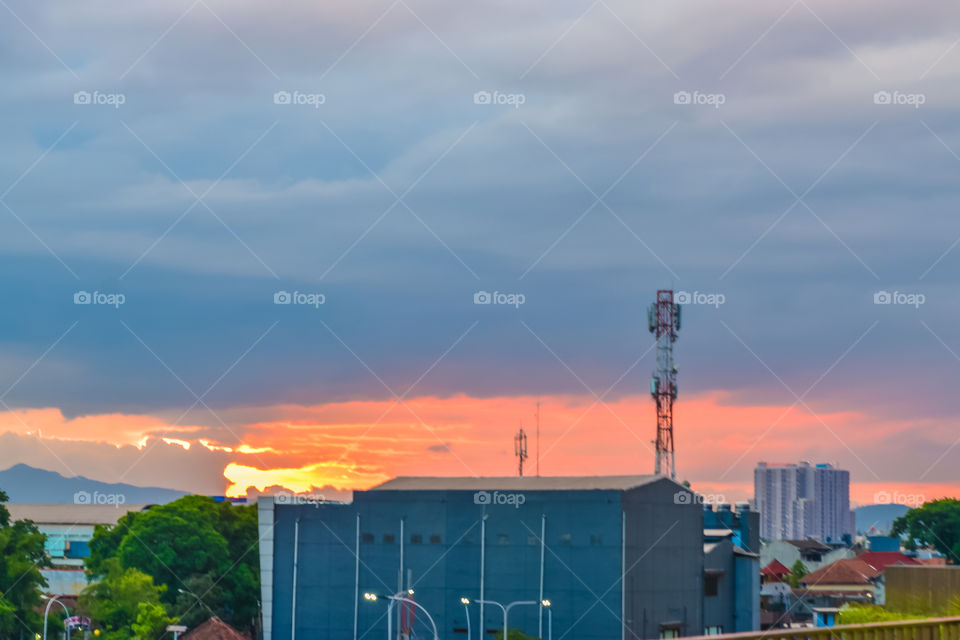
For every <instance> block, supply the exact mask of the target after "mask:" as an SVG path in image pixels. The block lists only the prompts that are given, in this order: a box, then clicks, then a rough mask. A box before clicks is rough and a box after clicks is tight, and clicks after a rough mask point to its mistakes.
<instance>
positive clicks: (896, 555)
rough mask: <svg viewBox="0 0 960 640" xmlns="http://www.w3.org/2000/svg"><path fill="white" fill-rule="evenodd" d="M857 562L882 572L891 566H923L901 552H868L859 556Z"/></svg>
mask: <svg viewBox="0 0 960 640" xmlns="http://www.w3.org/2000/svg"><path fill="white" fill-rule="evenodd" d="M857 560H863V561H864V562H866V563H867V564H869V565H870V566H872V567H876V568H877V569H879V570H880V571H883V570H884V569H886V568H887V567H888V566H890V565H891V564H914V565H918V564H921V563H920V562H917V561H916V560H915V559H914V558H911V557H910V556H908V555H906V554H903V553H900V552H899V551H866V552H864V553H861V554H860V555H858V556H857Z"/></svg>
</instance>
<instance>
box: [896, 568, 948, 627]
mask: <svg viewBox="0 0 960 640" xmlns="http://www.w3.org/2000/svg"><path fill="white" fill-rule="evenodd" d="M883 588H884V591H885V596H886V606H887V607H888V608H889V609H892V610H894V611H907V612H911V611H917V612H923V613H930V614H935V615H936V614H941V613H942V614H946V613H947V612H948V610H949V607H950V605H951V604H952V603H953V602H954V601H955V600H956V598H958V597H960V567H947V566H943V567H936V566H920V567H918V566H908V565H890V566H888V567H887V568H886V569H884V585H883Z"/></svg>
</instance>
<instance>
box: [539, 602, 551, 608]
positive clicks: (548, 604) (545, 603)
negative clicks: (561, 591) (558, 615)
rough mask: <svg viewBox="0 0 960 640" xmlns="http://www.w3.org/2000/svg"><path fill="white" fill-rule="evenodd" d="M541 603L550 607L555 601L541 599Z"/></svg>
mask: <svg viewBox="0 0 960 640" xmlns="http://www.w3.org/2000/svg"><path fill="white" fill-rule="evenodd" d="M540 604H542V605H543V606H545V607H549V606H550V605H551V604H553V603H552V602H550V601H549V600H541V601H540Z"/></svg>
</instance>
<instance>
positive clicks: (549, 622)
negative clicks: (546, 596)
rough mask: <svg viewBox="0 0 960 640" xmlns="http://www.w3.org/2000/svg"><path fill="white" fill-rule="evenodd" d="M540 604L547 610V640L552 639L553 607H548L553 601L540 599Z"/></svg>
mask: <svg viewBox="0 0 960 640" xmlns="http://www.w3.org/2000/svg"><path fill="white" fill-rule="evenodd" d="M540 604H542V605H543V608H544V609H546V610H547V640H553V609H551V608H550V605H551V604H553V603H552V602H550V601H549V600H541V601H540Z"/></svg>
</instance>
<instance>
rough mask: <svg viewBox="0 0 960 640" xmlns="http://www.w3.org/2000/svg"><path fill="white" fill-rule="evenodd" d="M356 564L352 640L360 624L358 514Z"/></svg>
mask: <svg viewBox="0 0 960 640" xmlns="http://www.w3.org/2000/svg"><path fill="white" fill-rule="evenodd" d="M354 555H355V556H356V562H355V564H354V568H353V640H357V626H358V625H359V623H360V514H359V513H358V514H357V541H356V552H355V554H354Z"/></svg>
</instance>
